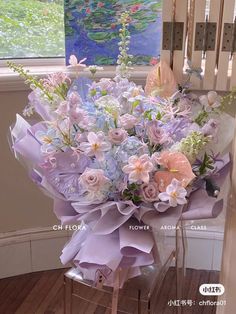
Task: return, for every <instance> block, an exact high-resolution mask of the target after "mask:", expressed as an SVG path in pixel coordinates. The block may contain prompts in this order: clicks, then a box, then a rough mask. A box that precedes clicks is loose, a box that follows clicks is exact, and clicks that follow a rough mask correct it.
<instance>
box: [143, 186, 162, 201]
mask: <svg viewBox="0 0 236 314" xmlns="http://www.w3.org/2000/svg"><path fill="white" fill-rule="evenodd" d="M158 195H159V190H158V185H157V183H156V182H149V183H144V184H142V185H141V197H142V199H143V201H144V202H155V201H157V200H158Z"/></svg>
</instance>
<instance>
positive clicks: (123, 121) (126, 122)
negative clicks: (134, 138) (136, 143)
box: [119, 113, 138, 130]
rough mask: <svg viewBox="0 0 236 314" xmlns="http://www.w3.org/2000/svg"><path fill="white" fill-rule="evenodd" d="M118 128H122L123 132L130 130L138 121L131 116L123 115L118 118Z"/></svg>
mask: <svg viewBox="0 0 236 314" xmlns="http://www.w3.org/2000/svg"><path fill="white" fill-rule="evenodd" d="M119 122H120V126H121V127H122V128H124V129H125V130H129V129H132V128H133V127H134V126H135V124H137V122H138V119H137V118H136V117H134V116H132V115H131V114H128V113H126V114H124V115H123V116H120V118H119Z"/></svg>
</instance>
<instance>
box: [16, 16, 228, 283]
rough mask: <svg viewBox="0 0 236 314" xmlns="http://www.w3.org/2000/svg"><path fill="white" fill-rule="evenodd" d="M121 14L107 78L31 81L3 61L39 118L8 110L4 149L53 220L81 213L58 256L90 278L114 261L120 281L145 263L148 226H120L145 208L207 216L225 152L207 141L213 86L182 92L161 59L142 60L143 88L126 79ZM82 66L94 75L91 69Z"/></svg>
mask: <svg viewBox="0 0 236 314" xmlns="http://www.w3.org/2000/svg"><path fill="white" fill-rule="evenodd" d="M128 23H129V21H128V15H127V14H126V13H125V14H123V15H122V17H121V24H122V27H121V30H120V36H121V42H120V55H119V57H118V66H117V73H116V76H115V78H114V79H108V78H102V79H100V80H99V81H96V80H95V79H94V80H90V79H88V78H86V77H77V78H76V79H75V80H74V81H71V79H70V78H69V76H68V75H67V74H65V73H56V74H52V75H49V76H48V77H47V78H46V79H41V80H37V79H36V78H35V77H33V76H31V75H30V74H29V73H28V72H26V71H25V70H24V69H23V68H22V67H21V66H16V65H15V64H12V63H11V64H10V67H12V68H13V69H14V70H15V71H18V72H19V74H20V75H21V76H22V77H24V78H25V79H26V82H28V83H30V86H31V88H32V90H33V91H32V92H31V93H30V95H29V105H28V106H27V108H26V109H25V110H24V114H25V115H27V116H29V115H31V114H33V113H34V112H35V113H37V114H38V115H39V116H40V117H41V121H39V122H37V123H31V122H27V121H26V120H25V119H24V118H23V117H21V116H19V115H17V122H16V124H15V126H14V128H13V129H12V130H11V135H12V139H13V149H14V151H15V153H16V154H17V155H18V156H19V155H20V156H21V158H23V160H25V161H26V162H27V164H28V167H29V168H30V176H31V178H32V179H33V181H34V182H36V183H37V184H38V186H39V187H40V188H42V189H43V190H44V191H46V193H47V194H48V195H50V196H51V197H53V199H54V210H55V213H56V215H57V217H59V218H60V219H61V221H62V223H63V224H69V223H74V222H78V221H79V222H82V225H81V230H79V231H77V232H75V234H74V235H73V237H72V239H71V241H70V242H69V243H68V244H67V245H66V246H65V248H64V249H63V253H62V256H61V260H62V262H63V263H67V262H69V261H73V263H74V264H75V265H76V266H77V267H78V268H79V269H80V270H81V271H82V273H83V275H84V278H87V279H90V280H95V279H96V274H97V271H98V270H101V269H102V270H103V274H104V273H105V274H106V276H105V277H106V280H105V284H107V285H113V284H114V274H115V272H116V270H117V269H125V270H126V272H125V275H124V276H123V277H122V279H121V281H120V285H122V284H123V282H124V281H125V280H126V279H127V278H131V277H134V276H137V275H138V274H139V273H140V267H141V266H145V265H151V264H153V263H155V255H154V252H153V247H154V240H153V236H152V233H150V232H141V233H140V230H139V229H138V228H130V226H137V225H138V226H143V225H145V224H147V223H148V222H147V219H146V217H148V214H150V213H152V214H153V215H156V216H157V217H160V218H161V217H162V215H163V213H164V212H165V213H164V215H165V217H171V215H173V214H174V213H176V212H178V215H177V216H178V217H177V218H178V219H180V218H181V217H182V219H194V218H210V217H216V216H217V215H218V214H219V213H220V211H221V209H222V206H223V204H222V199H219V197H218V194H219V191H220V186H221V184H222V181H223V179H224V178H225V174H226V173H227V165H228V164H229V156H228V155H225V156H220V155H219V152H218V151H215V152H214V151H212V150H211V149H210V148H209V145H210V144H212V143H213V144H214V143H216V142H217V139H218V130H219V127H220V125H219V116H220V114H221V111H222V108H223V104H224V100H225V99H224V98H220V97H219V96H218V95H217V93H216V92H215V91H211V92H209V93H208V94H207V95H202V96H200V97H196V96H193V95H191V94H190V93H188V91H187V90H186V86H182V87H178V86H177V84H176V82H175V79H174V76H173V74H172V71H171V70H170V68H169V67H168V66H167V65H166V64H165V63H163V62H160V63H159V64H157V65H156V66H155V67H153V68H152V71H151V73H150V74H149V75H148V79H147V85H146V88H145V90H144V89H143V88H142V87H141V86H138V85H136V84H135V83H134V82H132V81H130V80H129V76H130V71H131V70H132V69H131V65H132V56H131V55H129V53H128V44H129V40H130V37H129V32H128ZM83 61H84V60H83ZM70 63H71V65H70V67H71V68H72V69H75V70H76V72H77V73H78V69H80V68H81V67H83V63H82V62H78V61H77V59H76V58H75V57H74V56H72V57H71V58H70ZM89 70H90V71H91V73H92V75H93V77H94V76H95V74H96V71H97V70H99V68H97V67H96V66H92V67H90V68H89ZM190 72H191V71H189V73H190ZM192 72H194V71H192ZM192 108H198V111H197V112H195V113H194V110H193V109H192ZM195 111H196V110H195ZM212 146H214V145H211V147H212ZM166 222H167V223H168V218H166Z"/></svg>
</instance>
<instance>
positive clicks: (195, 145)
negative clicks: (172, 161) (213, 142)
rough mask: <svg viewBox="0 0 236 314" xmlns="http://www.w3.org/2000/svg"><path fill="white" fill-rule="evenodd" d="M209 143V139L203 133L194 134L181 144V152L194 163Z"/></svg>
mask: <svg viewBox="0 0 236 314" xmlns="http://www.w3.org/2000/svg"><path fill="white" fill-rule="evenodd" d="M208 142H209V137H207V136H204V135H203V134H202V133H201V132H195V131H194V132H192V133H190V134H189V135H188V136H187V137H186V138H184V139H182V140H181V142H180V147H179V151H180V152H182V153H183V154H184V155H185V156H186V157H187V158H188V160H189V161H190V162H194V161H195V159H196V157H197V156H198V154H199V153H200V152H201V151H202V149H203V148H204V146H205V145H206V144H207V143H208Z"/></svg>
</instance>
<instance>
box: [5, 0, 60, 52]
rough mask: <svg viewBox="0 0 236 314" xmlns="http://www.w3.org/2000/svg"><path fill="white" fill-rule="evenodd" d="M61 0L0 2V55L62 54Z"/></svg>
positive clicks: (6, 0)
mask: <svg viewBox="0 0 236 314" xmlns="http://www.w3.org/2000/svg"><path fill="white" fill-rule="evenodd" d="M63 20H64V9H63V0H56V1H55V0H54V1H53V2H50V3H49V2H47V1H38V0H30V1H28V0H16V1H12V0H2V1H0V45H1V49H0V58H24V57H55V56H64V54H65V47H64V45H65V44H64V40H65V39H64V24H63Z"/></svg>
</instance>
